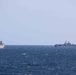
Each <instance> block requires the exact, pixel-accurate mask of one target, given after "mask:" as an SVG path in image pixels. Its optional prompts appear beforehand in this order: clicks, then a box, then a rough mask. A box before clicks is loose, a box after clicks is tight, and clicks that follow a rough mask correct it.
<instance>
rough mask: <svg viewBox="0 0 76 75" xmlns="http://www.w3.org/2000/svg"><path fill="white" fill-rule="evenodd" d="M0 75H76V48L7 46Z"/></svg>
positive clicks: (0, 51) (2, 52)
mask: <svg viewBox="0 0 76 75" xmlns="http://www.w3.org/2000/svg"><path fill="white" fill-rule="evenodd" d="M0 75H76V47H53V46H34V45H29V46H28V45H25V46H20V45H19V46H13V45H11V46H10V45H9V46H6V47H5V48H4V49H0Z"/></svg>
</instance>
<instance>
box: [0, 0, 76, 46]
mask: <svg viewBox="0 0 76 75" xmlns="http://www.w3.org/2000/svg"><path fill="white" fill-rule="evenodd" d="M0 40H2V41H3V42H4V43H5V44H9V45H13V44H14V45H15V44H18V45H19V44H20V45H50V44H56V43H64V42H65V41H66V40H67V41H70V42H71V43H76V0H37V1H36V0H0Z"/></svg>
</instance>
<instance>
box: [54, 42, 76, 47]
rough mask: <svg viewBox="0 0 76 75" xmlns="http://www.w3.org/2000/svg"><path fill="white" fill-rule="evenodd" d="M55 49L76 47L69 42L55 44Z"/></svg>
mask: <svg viewBox="0 0 76 75" xmlns="http://www.w3.org/2000/svg"><path fill="white" fill-rule="evenodd" d="M54 46H55V47H59V46H76V44H71V43H70V42H69V41H68V42H67V41H66V42H65V43H64V44H55V45H54Z"/></svg>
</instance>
